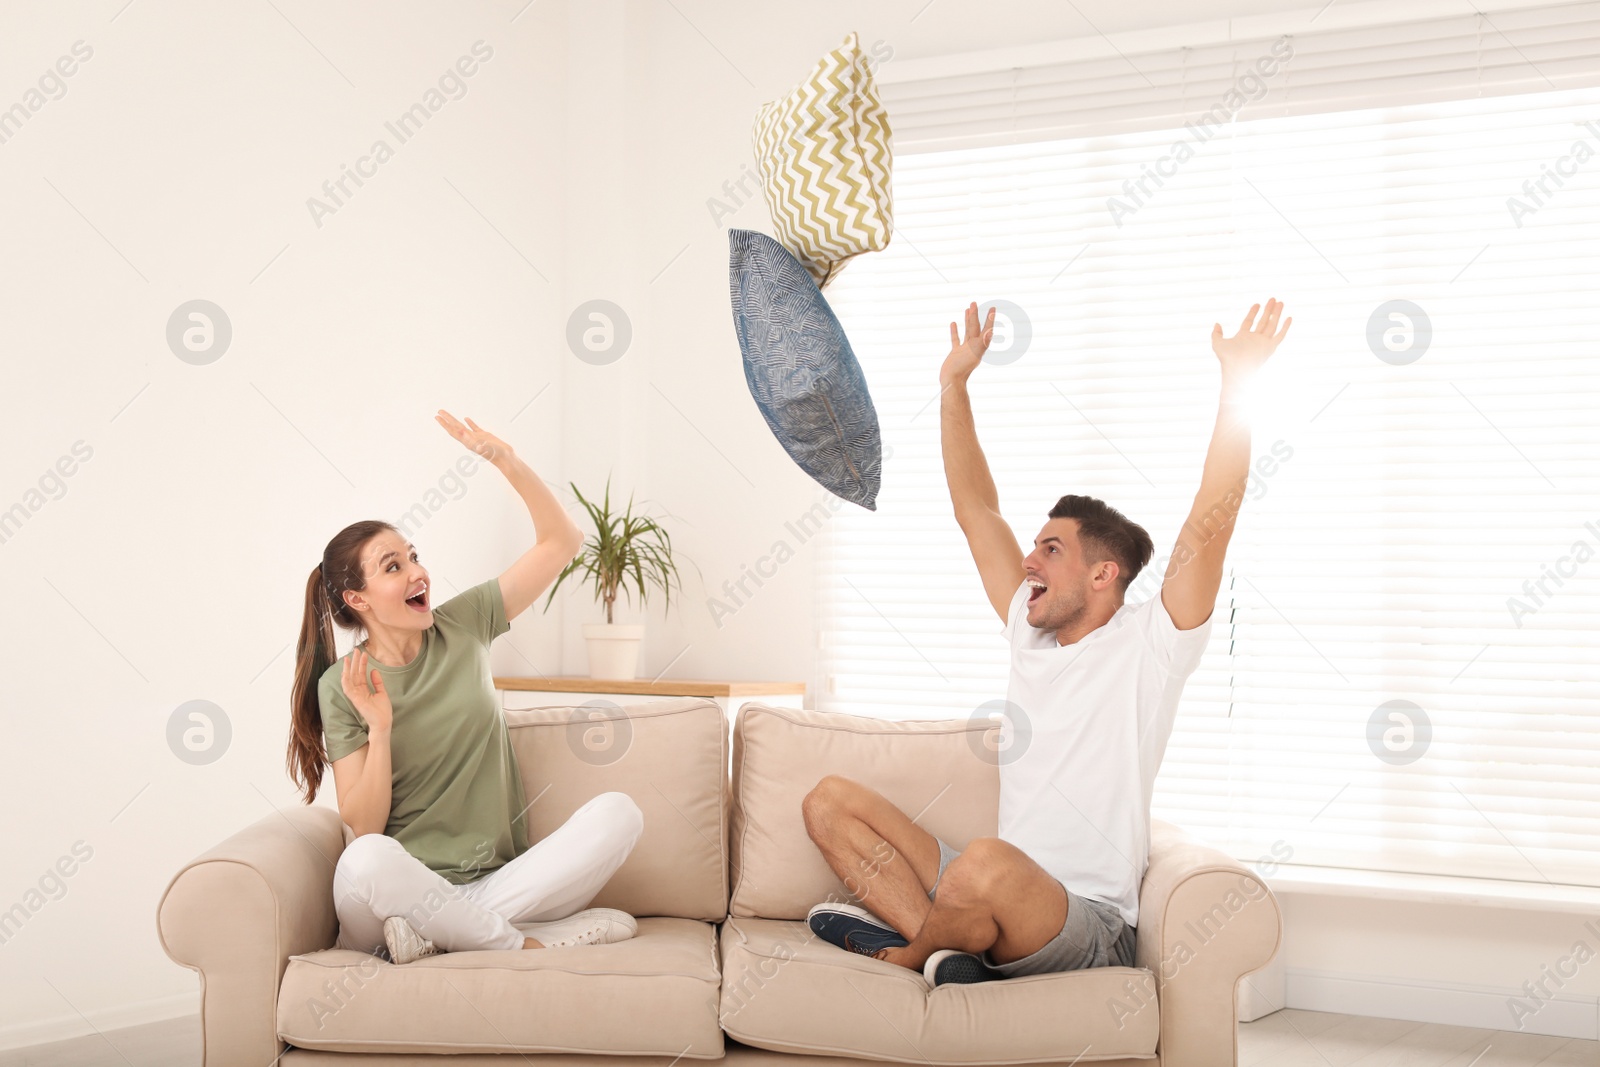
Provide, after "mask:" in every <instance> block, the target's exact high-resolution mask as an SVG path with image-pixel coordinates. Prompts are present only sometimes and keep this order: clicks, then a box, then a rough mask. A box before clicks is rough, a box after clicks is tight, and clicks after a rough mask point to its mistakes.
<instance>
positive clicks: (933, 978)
mask: <svg viewBox="0 0 1600 1067" xmlns="http://www.w3.org/2000/svg"><path fill="white" fill-rule="evenodd" d="M922 977H924V978H926V979H927V980H928V984H929V985H931V986H941V985H951V984H960V985H965V984H969V983H972V982H992V981H995V980H996V979H998V978H1000V977H1001V974H1000V972H999V971H996V970H993V969H992V968H990V967H989V966H988V965H987V964H985V963H984V962H983V960H981V959H979V958H978V957H977V956H974V955H973V954H972V953H970V952H957V951H956V950H955V949H953V948H942V949H940V950H939V951H938V952H935V953H934V954H933V955H931V956H929V957H928V962H927V963H926V964H924V965H923V968H922Z"/></svg>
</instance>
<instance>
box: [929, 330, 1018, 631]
mask: <svg viewBox="0 0 1600 1067" xmlns="http://www.w3.org/2000/svg"><path fill="white" fill-rule="evenodd" d="M966 325H967V331H966V333H967V335H966V339H965V340H963V339H962V338H961V336H960V334H959V333H958V332H957V331H956V324H955V323H953V322H952V323H951V324H950V354H949V355H948V356H947V357H945V361H944V366H942V367H941V368H940V369H939V385H940V393H939V396H940V401H939V441H940V446H941V449H942V451H943V453H944V477H945V481H946V482H947V483H949V486H950V503H951V504H952V505H953V506H954V507H955V513H956V523H957V524H958V525H959V526H960V527H961V532H962V533H964V534H966V535H967V546H968V547H969V548H971V549H972V559H973V562H975V563H976V564H977V565H978V576H979V577H980V578H982V579H983V591H984V593H985V594H986V595H987V596H988V597H989V603H991V604H993V605H994V610H995V613H996V614H998V615H999V616H1000V619H1001V621H1005V618H1006V610H1007V609H1008V608H1009V607H1010V606H1011V598H1012V596H1013V595H1015V593H1016V591H1017V586H1019V585H1021V584H1022V577H1023V570H1022V548H1021V547H1020V546H1019V545H1018V544H1017V536H1016V534H1014V533H1012V532H1011V527H1010V526H1008V525H1006V521H1005V519H1003V518H1001V517H1000V494H999V493H997V492H996V491H995V487H994V478H993V476H991V475H990V474H989V464H988V461H987V460H985V459H984V458H983V449H982V448H980V447H979V446H978V429H977V426H976V425H975V424H974V422H973V419H972V399H971V398H970V397H969V396H968V395H967V379H968V378H969V377H971V376H972V372H973V371H974V370H976V369H977V366H978V364H979V363H981V362H982V361H983V353H984V352H985V351H986V350H987V349H988V347H989V342H990V341H992V340H993V339H994V309H993V308H990V309H989V316H988V320H987V321H986V322H984V323H983V325H982V328H981V329H980V327H979V324H978V305H977V304H976V303H974V304H971V305H970V306H968V308H967V323H966Z"/></svg>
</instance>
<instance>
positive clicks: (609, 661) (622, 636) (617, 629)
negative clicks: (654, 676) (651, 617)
mask: <svg viewBox="0 0 1600 1067" xmlns="http://www.w3.org/2000/svg"><path fill="white" fill-rule="evenodd" d="M583 637H584V640H585V641H586V642H588V645H589V677H591V678H604V679H606V680H608V681H631V680H632V679H633V678H636V677H638V672H639V642H640V641H642V640H643V639H644V624H643V623H638V622H635V623H604V622H586V623H584V624H583Z"/></svg>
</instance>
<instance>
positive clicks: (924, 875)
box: [800, 774, 954, 941]
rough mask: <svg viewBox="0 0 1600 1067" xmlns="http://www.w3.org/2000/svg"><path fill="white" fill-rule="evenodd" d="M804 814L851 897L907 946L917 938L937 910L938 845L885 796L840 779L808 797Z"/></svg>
mask: <svg viewBox="0 0 1600 1067" xmlns="http://www.w3.org/2000/svg"><path fill="white" fill-rule="evenodd" d="M800 811H801V814H802V815H804V817H805V822H806V832H807V833H808V834H810V836H811V840H812V841H813V842H815V843H816V846H817V849H818V851H820V852H821V853H822V858H823V859H825V860H827V861H828V866H829V867H831V868H833V873H834V874H836V875H838V876H839V880H840V881H842V882H844V885H845V888H846V889H848V890H849V891H850V894H851V895H852V896H854V897H855V898H856V899H857V900H859V901H860V902H861V904H862V906H863V907H866V908H868V909H870V910H871V911H872V913H873V914H874V915H876V916H878V917H879V918H880V919H882V920H883V921H884V922H886V923H888V924H889V925H890V926H892V927H894V928H895V930H896V931H898V932H899V933H900V934H901V936H903V937H904V938H905V939H906V940H907V941H910V940H912V939H913V938H915V937H916V936H917V933H918V931H920V930H921V929H922V924H923V920H924V919H925V918H926V917H927V915H928V910H929V909H930V908H931V907H932V906H933V902H932V901H930V900H929V899H928V890H929V889H931V888H932V887H933V881H934V879H935V878H936V877H938V874H939V842H938V839H937V838H935V837H934V836H933V835H932V834H930V833H929V832H928V831H926V830H924V829H923V828H922V827H920V826H918V825H917V824H916V823H914V822H912V821H911V818H910V817H909V816H908V815H906V813H905V812H903V811H901V810H900V809H899V808H897V807H895V806H894V805H893V804H891V803H890V802H889V801H888V800H887V799H885V798H884V796H883V795H882V794H881V793H879V792H877V791H876V790H874V789H870V788H868V787H867V786H864V785H862V784H861V783H859V782H855V781H852V780H851V779H849V778H844V777H841V776H839V775H836V774H830V775H827V776H826V777H824V778H823V779H822V780H821V781H820V782H818V783H817V784H816V787H815V788H813V789H812V790H811V792H809V793H807V794H806V797H805V800H804V801H802V802H801V805H800ZM952 866H954V864H952ZM939 892H940V894H941V895H942V894H943V893H944V889H943V887H942V886H941V887H940V889H939Z"/></svg>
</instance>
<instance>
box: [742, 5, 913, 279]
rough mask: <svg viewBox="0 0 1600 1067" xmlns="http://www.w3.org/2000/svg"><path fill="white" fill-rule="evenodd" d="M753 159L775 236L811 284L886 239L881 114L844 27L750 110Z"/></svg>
mask: <svg viewBox="0 0 1600 1067" xmlns="http://www.w3.org/2000/svg"><path fill="white" fill-rule="evenodd" d="M755 150H756V160H757V162H758V163H759V164H760V167H761V184H762V189H763V191H764V192H765V193H766V196H767V206H768V207H769V208H771V210H772V225H773V228H774V229H775V230H776V231H777V234H776V236H777V238H778V241H779V243H780V244H782V245H783V246H784V247H785V248H787V249H788V250H789V251H790V252H792V253H794V256H795V258H796V259H798V260H799V261H800V262H801V263H802V264H804V265H805V268H806V271H807V272H808V273H809V274H810V275H811V277H812V280H814V281H815V282H816V283H817V285H818V287H821V286H824V285H827V284H828V283H829V282H830V281H832V280H833V279H834V278H835V277H836V276H837V275H838V273H839V271H840V270H841V269H842V268H843V267H844V265H845V263H846V262H847V261H849V260H850V258H851V257H852V256H859V255H860V254H861V253H863V252H877V251H880V250H881V249H883V248H886V247H888V244H889V234H890V232H891V231H892V229H893V223H892V220H891V217H890V216H891V209H892V197H891V196H890V190H889V170H890V162H891V157H890V144H889V115H888V112H886V111H884V109H883V104H882V103H880V102H879V100H878V91H877V89H876V88H875V87H874V86H873V83H872V69H871V67H869V66H868V65H867V58H866V56H865V55H863V54H862V51H861V47H860V45H859V44H858V43H857V41H856V35H855V34H854V33H852V34H851V35H850V36H849V37H846V38H845V40H844V44H843V45H841V46H840V47H838V48H837V49H835V50H834V51H832V52H829V53H828V54H827V55H825V56H823V57H822V59H821V60H820V61H818V63H817V65H816V68H815V69H813V70H812V72H811V74H810V76H809V77H807V78H806V79H805V81H803V82H801V83H800V84H799V85H798V86H797V87H796V88H795V89H794V91H793V92H791V93H790V94H789V95H788V96H786V97H784V98H783V99H782V100H777V101H774V102H773V103H770V104H763V105H762V107H761V110H760V111H759V112H757V113H756V125H755Z"/></svg>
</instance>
